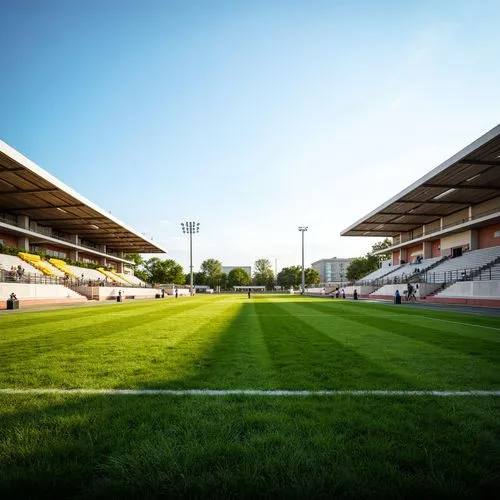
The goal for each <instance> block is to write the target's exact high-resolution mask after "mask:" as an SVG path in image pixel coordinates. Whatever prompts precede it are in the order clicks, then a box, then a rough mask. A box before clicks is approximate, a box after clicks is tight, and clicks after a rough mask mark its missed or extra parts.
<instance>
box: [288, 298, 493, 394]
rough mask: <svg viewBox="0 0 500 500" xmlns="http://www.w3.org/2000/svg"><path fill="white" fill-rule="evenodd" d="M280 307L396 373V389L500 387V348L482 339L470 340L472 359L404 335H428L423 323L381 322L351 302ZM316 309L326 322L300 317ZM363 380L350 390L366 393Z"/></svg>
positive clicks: (379, 365) (370, 312)
mask: <svg viewBox="0 0 500 500" xmlns="http://www.w3.org/2000/svg"><path fill="white" fill-rule="evenodd" d="M363 306H370V304H363ZM279 307H280V308H282V309H283V310H287V311H289V312H290V313H291V314H295V313H296V314H297V315H299V316H300V317H301V320H302V321H304V322H309V321H313V322H314V328H315V329H316V331H318V332H321V333H323V334H324V335H327V336H329V337H331V338H332V339H334V341H335V342H339V343H341V344H342V345H344V346H345V347H346V348H348V349H351V350H353V351H354V352H356V353H358V354H359V355H360V356H363V357H364V358H365V359H366V360H367V361H368V362H370V363H372V364H374V365H375V366H377V367H379V369H380V370H385V371H387V372H390V373H393V374H394V376H395V383H397V384H400V382H401V381H406V382H408V383H409V384H410V387H412V388H427V387H433V388H451V387H453V388H456V389H461V388H476V387H481V388H497V387H499V386H500V374H499V370H498V362H497V359H498V348H497V347H496V346H495V345H494V344H491V343H488V344H487V345H486V346H485V345H484V341H483V340H481V339H478V340H477V341H476V340H475V339H469V343H468V347H469V350H471V349H472V350H473V352H474V354H475V355H471V353H470V352H463V351H458V350H453V349H452V350H450V349H449V346H448V345H445V346H440V345H438V344H437V343H435V342H431V343H429V342H427V339H428V338H429V335H430V333H429V332H426V334H425V335H422V336H421V337H420V336H418V334H417V333H415V334H414V335H413V336H412V335H405V332H407V331H413V332H421V331H422V330H425V328H423V327H422V326H421V325H419V324H412V322H413V321H416V319H415V320H413V319H412V317H410V318H408V323H407V324H405V323H403V322H402V321H399V320H398V321H394V319H392V318H385V317H384V318H377V313H378V311H377V310H375V311H372V309H371V308H370V307H368V308H366V307H359V306H358V305H357V304H352V303H347V302H345V303H344V302H335V303H333V304H331V305H329V304H328V303H327V304H323V305H322V306H320V305H317V304H313V305H311V304H310V303H309V304H308V303H306V302H300V301H299V302H280V303H279ZM311 307H313V308H315V309H316V310H317V311H318V312H319V311H322V312H323V314H324V316H323V318H319V317H316V318H314V319H309V318H307V317H302V316H301V315H302V314H303V312H304V310H310V308H311ZM353 307H354V309H353ZM440 325H441V324H440V323H438V326H437V327H436V328H435V329H433V330H432V332H433V335H435V336H442V335H443V334H442V333H441V331H440V330H439V326H440ZM448 333H449V332H448ZM459 338H460V337H459ZM460 339H461V338H460ZM461 340H462V339H461ZM481 349H482V350H481ZM481 355H482V357H481ZM349 373H351V370H349ZM364 379H365V377H363V376H361V377H359V378H358V380H357V381H354V383H355V384H356V385H354V386H349V387H356V388H358V387H361V388H364V387H365V386H364V385H361V386H360V385H357V384H359V383H361V384H363V383H364ZM483 384H485V385H484V386H483ZM391 387H393V386H392V385H391ZM396 387H400V386H399V385H396Z"/></svg>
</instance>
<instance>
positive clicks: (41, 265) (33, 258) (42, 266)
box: [18, 252, 59, 276]
mask: <svg viewBox="0 0 500 500" xmlns="http://www.w3.org/2000/svg"><path fill="white" fill-rule="evenodd" d="M18 255H19V257H21V259H23V260H24V261H25V262H27V263H28V264H30V265H32V266H33V267H36V268H37V269H38V270H40V271H42V273H43V274H45V275H46V276H57V275H58V274H59V273H56V272H54V269H53V268H52V266H50V264H48V263H47V262H45V261H44V260H42V258H41V257H40V256H39V255H33V254H31V253H26V252H19V254H18Z"/></svg>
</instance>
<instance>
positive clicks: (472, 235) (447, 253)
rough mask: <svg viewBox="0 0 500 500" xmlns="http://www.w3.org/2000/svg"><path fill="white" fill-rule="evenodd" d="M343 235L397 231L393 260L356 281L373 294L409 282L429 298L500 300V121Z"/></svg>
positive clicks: (383, 294) (387, 292) (385, 292)
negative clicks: (368, 288)
mask: <svg viewBox="0 0 500 500" xmlns="http://www.w3.org/2000/svg"><path fill="white" fill-rule="evenodd" d="M341 236H371V237H373V236H380V237H391V238H392V246H391V247H390V248H389V249H388V250H389V251H390V252H391V253H392V266H390V267H387V268H381V269H379V270H377V271H376V272H375V273H372V274H371V275H369V276H366V277H365V278H364V279H363V280H360V282H358V283H356V285H361V286H366V287H371V288H373V290H372V291H370V293H369V294H370V296H380V297H389V296H392V294H393V292H394V291H395V288H396V287H398V288H402V285H403V284H407V283H410V282H411V283H414V284H419V290H420V296H421V298H424V297H425V298H426V299H428V300H435V301H436V300H441V301H445V299H446V301H450V302H451V301H454V302H463V301H467V302H468V303H478V304H479V303H481V302H483V303H484V302H485V301H487V302H489V303H490V304H495V305H500V287H499V285H500V125H498V126H496V127H495V128H493V129H492V130H490V131H489V132H487V133H486V134H484V135H483V136H481V137H480V138H479V139H477V140H476V141H474V142H473V143H472V144H470V145H468V146H467V147H465V148H464V149H462V150H461V151H459V152H458V153H457V154H455V155H454V156H452V157H451V158H450V159H448V160H447V161H445V162H444V163H442V164H441V165H439V166H438V167H436V168H434V169H433V170H431V171H430V172H429V173H427V174H426V175H424V176H423V177H422V178H420V179H419V180H418V181H416V182H415V183H413V184H411V185H410V186H408V187H407V188H406V189H404V190H403V191H401V192H400V193H398V194H397V195H396V196H394V197H392V198H391V199H389V200H388V201H386V202H385V203H383V204H382V205H381V206H379V207H378V208H376V209H375V210H373V211H372V212H370V213H369V214H367V215H366V216H365V217H363V218H361V219H360V220H358V221H357V222H355V223H354V224H352V225H351V226H349V227H348V228H346V229H344V230H343V231H342V232H341ZM386 252H387V249H385V250H383V251H381V252H379V253H386ZM464 282H466V283H468V285H464V284H463V283H464ZM487 282H488V284H487ZM457 283H462V284H461V285H460V286H458V285H457Z"/></svg>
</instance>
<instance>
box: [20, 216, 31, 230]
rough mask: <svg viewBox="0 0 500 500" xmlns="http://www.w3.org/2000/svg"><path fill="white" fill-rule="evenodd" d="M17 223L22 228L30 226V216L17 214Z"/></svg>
mask: <svg viewBox="0 0 500 500" xmlns="http://www.w3.org/2000/svg"><path fill="white" fill-rule="evenodd" d="M17 224H18V225H19V227H22V228H23V229H29V228H30V218H29V217H28V216H27V215H18V216H17Z"/></svg>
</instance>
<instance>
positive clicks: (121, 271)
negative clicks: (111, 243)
mask: <svg viewBox="0 0 500 500" xmlns="http://www.w3.org/2000/svg"><path fill="white" fill-rule="evenodd" d="M124 266H125V264H124V263H123V262H120V261H118V262H117V263H116V270H117V272H119V273H120V274H123V267H124Z"/></svg>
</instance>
